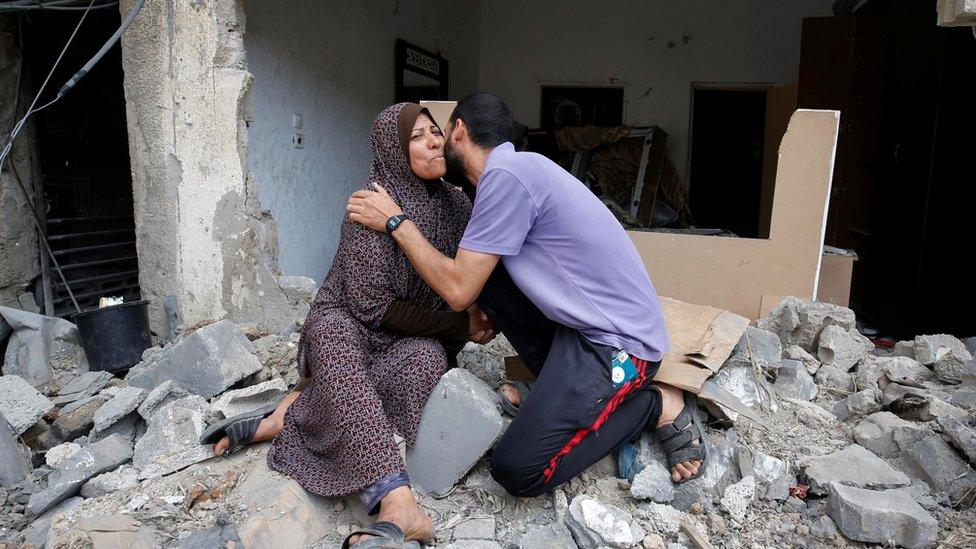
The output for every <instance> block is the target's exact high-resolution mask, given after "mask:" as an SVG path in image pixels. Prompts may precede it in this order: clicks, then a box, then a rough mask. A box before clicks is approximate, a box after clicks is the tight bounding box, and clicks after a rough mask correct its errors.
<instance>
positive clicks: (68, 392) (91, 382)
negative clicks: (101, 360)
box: [58, 370, 114, 400]
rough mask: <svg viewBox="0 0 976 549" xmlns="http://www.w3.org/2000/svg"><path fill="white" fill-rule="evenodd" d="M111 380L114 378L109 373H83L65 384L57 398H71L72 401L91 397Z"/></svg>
mask: <svg viewBox="0 0 976 549" xmlns="http://www.w3.org/2000/svg"><path fill="white" fill-rule="evenodd" d="M112 379H114V376H112V374H111V373H109V372H105V371H101V370H99V371H95V372H84V373H83V374H81V375H80V376H78V377H76V378H74V379H72V380H71V381H69V382H68V383H66V384H65V385H64V387H62V388H61V390H60V391H59V392H58V396H60V397H65V398H71V399H72V400H77V399H79V398H82V397H87V396H92V395H94V394H95V393H97V392H99V391H101V390H102V389H103V388H104V387H105V386H106V385H108V384H109V382H110V381H112Z"/></svg>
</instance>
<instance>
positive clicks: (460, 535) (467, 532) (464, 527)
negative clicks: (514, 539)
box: [454, 517, 495, 540]
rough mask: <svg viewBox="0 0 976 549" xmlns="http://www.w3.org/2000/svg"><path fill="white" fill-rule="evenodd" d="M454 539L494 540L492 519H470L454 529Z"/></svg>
mask: <svg viewBox="0 0 976 549" xmlns="http://www.w3.org/2000/svg"><path fill="white" fill-rule="evenodd" d="M454 539H455V540H462V539H495V519H494V517H478V518H470V519H468V520H466V521H464V522H462V523H460V524H458V525H457V526H455V527H454Z"/></svg>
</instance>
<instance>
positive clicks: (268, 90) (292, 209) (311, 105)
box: [244, 0, 480, 282]
mask: <svg viewBox="0 0 976 549" xmlns="http://www.w3.org/2000/svg"><path fill="white" fill-rule="evenodd" d="M245 11H246V13H247V29H246V33H245V37H244V42H245V47H246V49H247V59H248V66H249V70H250V71H251V73H252V74H253V75H254V84H253V103H254V122H253V123H252V124H251V126H250V132H249V146H248V164H249V166H248V167H249V169H250V170H252V171H253V172H254V174H255V177H256V180H257V184H258V189H259V191H258V193H259V198H260V199H261V203H262V206H263V207H264V208H268V209H270V210H271V212H272V214H273V215H274V218H275V220H276V222H277V225H278V239H279V245H280V250H281V252H280V265H281V269H282V271H283V272H284V273H286V274H294V275H306V276H310V277H312V278H314V279H315V280H316V281H319V282H321V281H322V279H323V277H324V276H325V273H326V272H327V270H328V268H329V266H330V265H331V263H332V257H333V256H334V255H335V250H336V247H337V244H338V240H339V233H338V231H339V224H340V222H341V220H342V216H343V215H344V213H345V205H346V198H347V197H348V195H349V194H350V193H351V192H352V191H353V190H354V189H355V188H357V187H359V186H360V185H361V184H362V183H363V181H364V178H365V176H366V174H367V172H368V170H369V160H370V150H369V129H370V125H371V123H372V120H373V118H374V117H375V116H376V114H377V113H379V112H380V111H381V110H383V109H384V108H386V107H387V106H388V105H390V104H391V103H392V102H393V49H394V39H395V38H403V39H405V40H407V41H409V42H412V43H414V44H416V45H418V46H420V47H422V48H425V49H428V50H431V51H435V52H438V51H439V52H440V53H441V54H442V55H443V56H444V57H446V58H447V59H448V60H449V61H450V76H451V82H450V88H451V95H452V96H454V97H463V96H464V95H466V94H468V93H470V92H472V91H475V90H476V89H477V80H478V71H477V67H478V41H479V32H478V23H479V16H480V7H479V2H477V1H474V2H471V1H465V2H450V1H448V0H409V1H400V2H396V1H386V2H372V1H370V2H364V1H362V0H330V1H329V2H321V1H314V0H288V1H273V2H272V1H269V0H245ZM293 113H301V114H302V115H303V117H304V129H303V132H304V137H305V148H304V149H295V148H293V147H292V133H293V130H292V114H293Z"/></svg>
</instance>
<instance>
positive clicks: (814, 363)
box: [783, 345, 820, 375]
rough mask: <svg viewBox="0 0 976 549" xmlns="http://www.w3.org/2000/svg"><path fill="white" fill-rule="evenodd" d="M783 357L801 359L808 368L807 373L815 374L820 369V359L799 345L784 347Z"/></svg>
mask: <svg viewBox="0 0 976 549" xmlns="http://www.w3.org/2000/svg"><path fill="white" fill-rule="evenodd" d="M783 358H784V359H785V358H789V359H791V360H799V361H800V362H802V363H803V366H804V367H805V368H806V369H807V373H808V374H810V375H813V374H815V373H817V370H819V369H820V361H819V360H817V357H815V356H813V355H811V354H810V353H808V352H806V351H804V350H803V347H800V346H799V345H786V346H785V347H783Z"/></svg>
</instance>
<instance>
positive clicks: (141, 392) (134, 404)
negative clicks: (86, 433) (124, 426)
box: [92, 387, 146, 436]
mask: <svg viewBox="0 0 976 549" xmlns="http://www.w3.org/2000/svg"><path fill="white" fill-rule="evenodd" d="M144 398H146V390H145V389H140V388H139V387H123V388H122V389H121V390H120V391H119V392H118V393H116V395H115V396H114V397H112V400H109V401H108V402H106V403H105V404H103V405H102V407H101V408H99V409H98V411H97V412H95V415H94V416H93V417H92V421H93V422H94V427H93V428H92V435H95V436H97V435H98V434H99V433H101V432H103V431H106V430H107V429H108V428H109V427H111V426H112V425H114V424H115V422H117V421H119V420H120V419H122V418H124V417H125V416H127V415H129V414H130V413H132V412H134V411H135V410H136V408H138V407H139V404H141V403H142V400H143V399H144Z"/></svg>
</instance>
